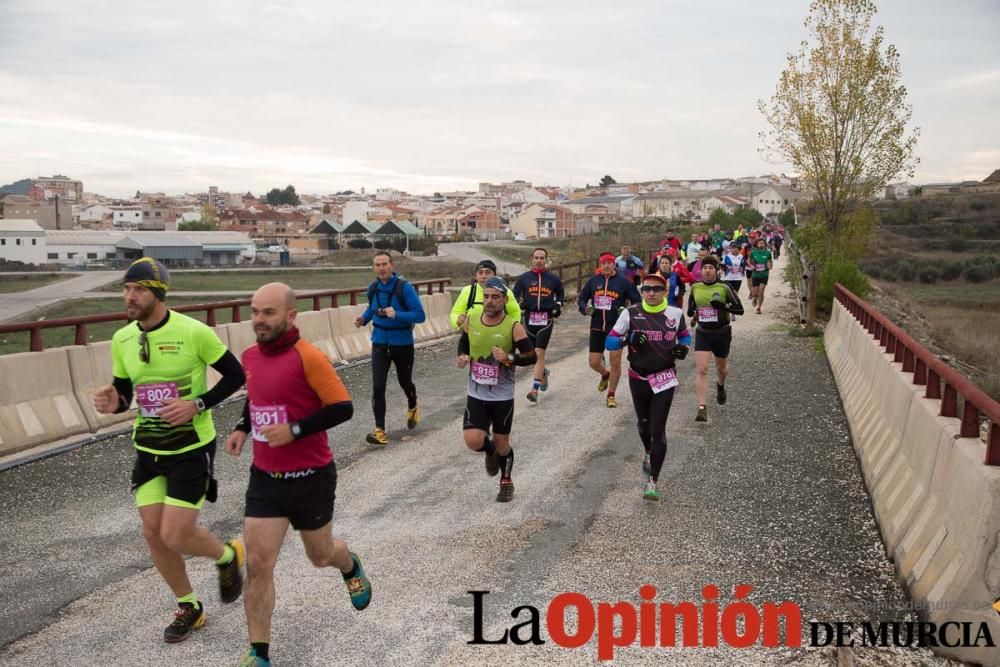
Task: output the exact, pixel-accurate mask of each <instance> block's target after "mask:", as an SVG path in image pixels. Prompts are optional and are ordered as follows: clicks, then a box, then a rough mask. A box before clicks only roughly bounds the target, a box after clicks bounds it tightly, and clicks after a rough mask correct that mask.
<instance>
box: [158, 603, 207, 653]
mask: <svg viewBox="0 0 1000 667" xmlns="http://www.w3.org/2000/svg"><path fill="white" fill-rule="evenodd" d="M203 625H205V607H203V606H201V603H199V607H198V609H195V608H194V605H193V604H191V603H190V602H181V603H180V604H178V605H177V610H176V611H175V612H174V620H173V621H172V622H171V623H170V625H168V626H167V627H166V629H165V630H164V631H163V641H165V642H167V643H168V644H176V643H177V642H182V641H184V640H185V639H187V638H188V637H189V636H190V635H191V633H192V632H194V631H195V630H197V629H198V628H200V627H201V626H203Z"/></svg>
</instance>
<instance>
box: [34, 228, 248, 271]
mask: <svg viewBox="0 0 1000 667" xmlns="http://www.w3.org/2000/svg"><path fill="white" fill-rule="evenodd" d="M46 245H47V247H46V251H45V252H46V263H48V264H62V265H65V266H85V265H87V264H103V265H123V264H127V263H128V262H130V261H132V260H134V259H138V258H139V257H142V256H149V257H155V258H156V259H159V260H160V261H162V262H164V263H165V264H166V265H167V266H168V267H171V266H227V265H228V266H232V265H236V264H241V263H244V262H253V260H254V258H255V256H256V246H255V245H254V243H253V241H251V240H250V237H249V236H247V235H246V234H244V233H242V232H122V231H106V232H95V231H79V230H74V231H50V232H49V234H48V237H47V243H46Z"/></svg>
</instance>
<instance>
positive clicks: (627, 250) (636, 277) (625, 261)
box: [615, 245, 645, 285]
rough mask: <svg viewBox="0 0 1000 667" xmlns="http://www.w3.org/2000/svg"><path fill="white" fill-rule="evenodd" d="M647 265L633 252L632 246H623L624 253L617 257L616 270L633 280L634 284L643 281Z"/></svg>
mask: <svg viewBox="0 0 1000 667" xmlns="http://www.w3.org/2000/svg"><path fill="white" fill-rule="evenodd" d="M644 269H645V266H644V265H643V263H642V260H641V259H639V258H638V257H636V256H635V255H633V254H632V246H627V245H625V246H622V254H620V255H618V257H615V270H616V271H618V272H619V273H621V274H622V275H623V276H625V278H626V279H628V280H631V281H632V284H633V285H638V284H639V283H640V282H641V281H642V275H643V273H644Z"/></svg>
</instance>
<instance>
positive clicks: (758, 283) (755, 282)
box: [750, 276, 767, 287]
mask: <svg viewBox="0 0 1000 667" xmlns="http://www.w3.org/2000/svg"><path fill="white" fill-rule="evenodd" d="M766 284H767V276H764V277H763V278H753V282H751V283H750V286H751V287H759V286H761V285H766Z"/></svg>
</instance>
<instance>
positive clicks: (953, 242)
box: [948, 236, 969, 252]
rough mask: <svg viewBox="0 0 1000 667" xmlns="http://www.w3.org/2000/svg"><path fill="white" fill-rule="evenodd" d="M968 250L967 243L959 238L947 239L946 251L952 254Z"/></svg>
mask: <svg viewBox="0 0 1000 667" xmlns="http://www.w3.org/2000/svg"><path fill="white" fill-rule="evenodd" d="M968 248H969V242H968V241H967V240H965V239H964V238H962V237H961V236H956V237H955V238H952V239H948V250H951V251H952V252H965V251H966V250H968Z"/></svg>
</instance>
